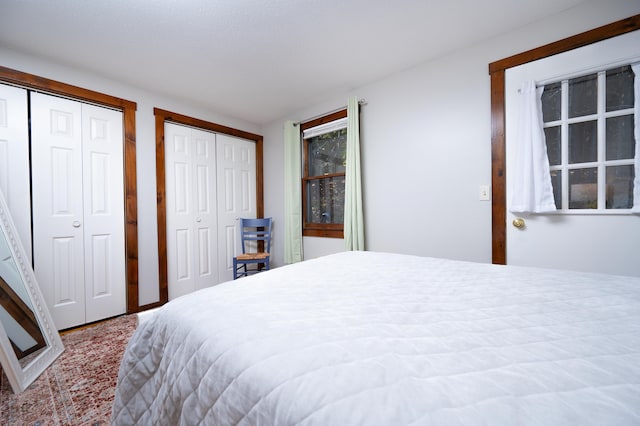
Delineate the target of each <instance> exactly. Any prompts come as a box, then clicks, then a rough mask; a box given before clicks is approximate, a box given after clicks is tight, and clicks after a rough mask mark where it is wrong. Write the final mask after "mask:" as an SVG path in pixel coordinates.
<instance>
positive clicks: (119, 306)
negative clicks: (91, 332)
mask: <svg viewBox="0 0 640 426" xmlns="http://www.w3.org/2000/svg"><path fill="white" fill-rule="evenodd" d="M122 120H123V117H122V112H120V111H114V110H111V109H107V108H101V107H97V106H93V105H87V104H82V170H83V178H82V182H83V206H84V211H83V216H84V224H83V226H82V228H83V229H84V248H85V250H84V281H85V302H86V318H85V322H92V321H97V320H100V319H103V318H108V317H112V316H115V315H119V314H123V313H124V312H125V311H126V271H125V258H126V255H125V237H124V221H125V219H124V173H123V167H124V153H123V148H124V146H123V127H122V126H123V124H122Z"/></svg>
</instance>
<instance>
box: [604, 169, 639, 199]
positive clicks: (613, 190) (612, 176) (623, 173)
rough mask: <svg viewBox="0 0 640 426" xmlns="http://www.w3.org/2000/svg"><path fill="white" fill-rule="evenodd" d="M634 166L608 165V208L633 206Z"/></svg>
mask: <svg viewBox="0 0 640 426" xmlns="http://www.w3.org/2000/svg"><path fill="white" fill-rule="evenodd" d="M634 177H635V174H634V171H633V166H632V165H628V166H611V167H607V208H608V209H630V208H631V207H633V179H634Z"/></svg>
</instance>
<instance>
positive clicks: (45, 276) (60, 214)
mask: <svg viewBox="0 0 640 426" xmlns="http://www.w3.org/2000/svg"><path fill="white" fill-rule="evenodd" d="M81 115H82V112H81V104H80V103H78V102H75V101H70V100H67V99H62V98H57V97H54V96H49V95H43V94H39V93H32V94H31V123H32V127H31V135H32V140H31V158H32V170H33V173H32V189H33V238H34V246H33V255H34V270H35V274H36V278H37V280H38V283H39V284H40V287H41V289H42V292H43V295H44V297H45V299H46V301H47V305H48V306H49V310H50V311H51V315H52V317H53V320H54V322H55V324H56V327H58V329H63V328H68V327H73V326H76V325H78V324H83V323H84V322H85V300H84V299H85V288H84V264H83V263H84V262H83V259H84V238H83V202H82V151H81V147H82V132H81V122H82V121H81Z"/></svg>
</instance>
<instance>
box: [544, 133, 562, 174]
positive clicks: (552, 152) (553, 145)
mask: <svg viewBox="0 0 640 426" xmlns="http://www.w3.org/2000/svg"><path fill="white" fill-rule="evenodd" d="M544 137H545V140H546V142H547V156H548V157H549V164H550V165H552V166H557V165H559V164H560V162H561V161H562V156H561V153H562V151H561V146H562V145H561V144H560V126H555V127H547V128H545V129H544Z"/></svg>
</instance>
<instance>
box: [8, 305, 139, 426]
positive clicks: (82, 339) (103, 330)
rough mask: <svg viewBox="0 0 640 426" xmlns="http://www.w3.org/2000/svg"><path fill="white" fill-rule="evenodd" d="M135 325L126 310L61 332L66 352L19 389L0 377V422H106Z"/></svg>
mask: <svg viewBox="0 0 640 426" xmlns="http://www.w3.org/2000/svg"><path fill="white" fill-rule="evenodd" d="M135 326H136V316H135V315H125V316H121V317H117V318H114V319H110V320H108V321H104V322H101V323H98V324H96V325H93V326H89V327H86V328H82V329H79V330H75V331H71V332H69V333H65V334H63V336H62V342H63V344H64V347H65V351H64V352H63V353H62V355H60V357H59V358H58V359H57V360H56V361H55V362H54V363H53V364H52V365H51V366H50V367H49V368H48V369H47V370H46V371H45V372H44V373H43V374H42V375H41V376H40V377H39V378H38V379H37V380H36V381H35V382H33V383H32V384H31V386H29V387H28V388H27V390H25V391H24V392H22V393H21V394H18V395H14V394H13V392H12V391H11V385H10V384H9V380H8V379H7V377H6V376H5V374H4V373H2V376H1V378H0V425H37V426H44V425H108V424H109V422H110V419H111V406H112V403H113V395H114V388H115V385H116V379H117V376H118V367H119V365H120V360H121V359H122V354H123V352H124V348H125V347H126V345H127V342H128V341H129V338H130V337H131V335H132V334H133V331H134V330H135Z"/></svg>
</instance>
